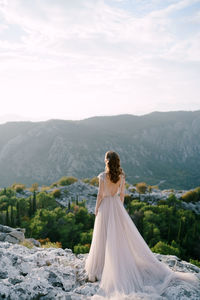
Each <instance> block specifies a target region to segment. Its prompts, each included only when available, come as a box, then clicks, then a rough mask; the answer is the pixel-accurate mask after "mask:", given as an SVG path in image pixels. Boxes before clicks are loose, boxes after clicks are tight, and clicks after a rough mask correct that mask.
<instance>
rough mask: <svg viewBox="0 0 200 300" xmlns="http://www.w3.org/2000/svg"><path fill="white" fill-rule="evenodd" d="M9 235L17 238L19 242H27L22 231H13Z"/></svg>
mask: <svg viewBox="0 0 200 300" xmlns="http://www.w3.org/2000/svg"><path fill="white" fill-rule="evenodd" d="M8 235H10V236H11V237H14V238H16V239H17V240H18V241H19V242H23V241H24V240H25V236H24V233H23V232H21V231H17V230H13V231H11V232H10V233H9V234H8Z"/></svg>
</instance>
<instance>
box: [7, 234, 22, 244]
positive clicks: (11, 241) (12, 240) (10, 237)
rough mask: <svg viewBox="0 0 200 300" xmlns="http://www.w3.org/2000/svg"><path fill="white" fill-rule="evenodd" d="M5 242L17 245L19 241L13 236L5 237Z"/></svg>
mask: <svg viewBox="0 0 200 300" xmlns="http://www.w3.org/2000/svg"><path fill="white" fill-rule="evenodd" d="M5 242H8V243H12V244H17V243H19V240H18V239H17V238H15V237H14V236H11V235H7V236H6V238H5Z"/></svg>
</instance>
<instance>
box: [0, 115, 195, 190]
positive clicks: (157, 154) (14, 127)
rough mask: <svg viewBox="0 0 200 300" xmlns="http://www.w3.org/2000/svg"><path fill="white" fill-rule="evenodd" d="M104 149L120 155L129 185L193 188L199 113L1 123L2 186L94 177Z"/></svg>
mask: <svg viewBox="0 0 200 300" xmlns="http://www.w3.org/2000/svg"><path fill="white" fill-rule="evenodd" d="M108 150H113V151H116V152H117V153H118V154H119V155H120V159H121V166H122V168H123V169H124V171H125V173H126V181H127V182H128V183H131V184H135V183H137V182H141V181H144V182H146V183H147V184H150V185H159V188H160V189H167V188H174V189H192V188H194V187H197V186H199V185H200V171H199V170H200V159H199V157H200V110H198V111H169V112H158V111H155V112H152V113H149V114H146V115H142V116H136V115H131V114H124V115H116V116H98V117H91V118H87V119H84V120H74V121H71V120H49V121H44V122H28V121H24V122H7V123H5V124H1V125H0V187H4V186H8V185H11V184H12V183H14V182H22V183H24V184H26V185H27V186H29V185H31V184H32V183H33V182H38V183H39V184H40V185H48V184H50V183H52V182H54V181H57V180H58V179H59V178H60V177H62V176H75V177H77V178H79V179H81V178H91V177H94V176H97V175H98V174H99V173H100V172H102V171H103V170H104V168H105V164H104V156H105V153H106V151H108Z"/></svg>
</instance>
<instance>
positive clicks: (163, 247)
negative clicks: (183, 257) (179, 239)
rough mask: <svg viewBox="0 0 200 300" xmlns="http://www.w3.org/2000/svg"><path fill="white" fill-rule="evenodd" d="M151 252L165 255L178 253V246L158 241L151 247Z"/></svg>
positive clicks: (177, 254)
mask: <svg viewBox="0 0 200 300" xmlns="http://www.w3.org/2000/svg"><path fill="white" fill-rule="evenodd" d="M151 250H152V251H153V252H156V253H160V254H165V255H176V256H179V255H180V250H179V248H176V247H173V246H170V245H168V244H166V243H164V242H161V241H160V242H158V243H157V244H156V245H155V246H154V247H152V248H151Z"/></svg>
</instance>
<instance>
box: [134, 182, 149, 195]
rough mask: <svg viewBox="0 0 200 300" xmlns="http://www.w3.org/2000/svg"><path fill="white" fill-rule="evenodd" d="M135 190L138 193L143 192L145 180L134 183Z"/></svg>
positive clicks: (145, 185) (144, 190) (145, 187)
mask: <svg viewBox="0 0 200 300" xmlns="http://www.w3.org/2000/svg"><path fill="white" fill-rule="evenodd" d="M136 190H137V192H138V193H141V194H145V193H146V191H147V184H146V183H145V182H138V183H137V184H136Z"/></svg>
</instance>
